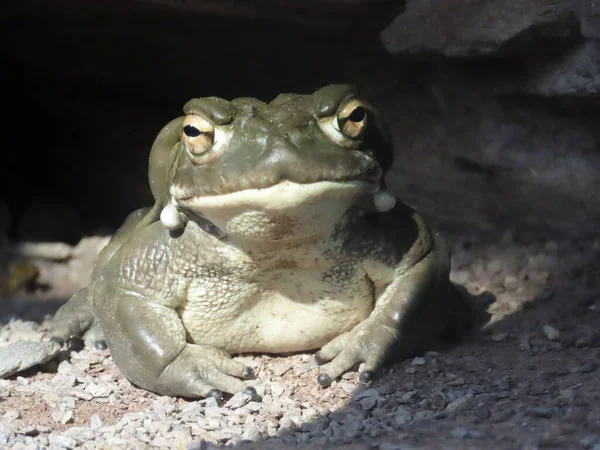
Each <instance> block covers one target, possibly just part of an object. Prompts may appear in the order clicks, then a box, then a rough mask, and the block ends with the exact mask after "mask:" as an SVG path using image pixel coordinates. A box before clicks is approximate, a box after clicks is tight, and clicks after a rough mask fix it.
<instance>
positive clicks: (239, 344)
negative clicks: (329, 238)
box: [178, 255, 374, 353]
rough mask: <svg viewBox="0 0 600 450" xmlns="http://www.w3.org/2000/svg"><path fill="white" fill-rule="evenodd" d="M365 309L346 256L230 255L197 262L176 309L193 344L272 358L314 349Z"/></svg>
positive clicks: (368, 288)
mask: <svg viewBox="0 0 600 450" xmlns="http://www.w3.org/2000/svg"><path fill="white" fill-rule="evenodd" d="M305 256H306V255H305ZM373 305H374V289H373V285H372V283H371V281H370V280H369V278H368V277H367V276H366V274H365V272H364V271H363V270H362V268H361V267H360V265H359V264H358V263H357V261H355V260H353V259H351V258H344V257H334V258H327V257H323V256H319V257H314V258H311V257H305V258H302V259H289V258H273V259H272V260H270V261H267V262H265V261H261V263H260V264H256V263H254V262H252V261H250V260H248V259H247V258H237V260H236V261H235V263H232V262H231V261H229V262H228V264H221V265H210V264H203V265H201V266H200V267H199V270H198V272H197V273H196V274H195V276H193V277H192V278H191V279H189V282H188V287H187V295H186V299H185V301H184V302H182V303H181V304H180V306H179V308H178V312H179V315H180V317H181V319H182V322H183V324H184V327H185V328H186V330H187V332H188V336H189V337H190V338H191V340H192V341H194V342H197V343H205V344H210V345H215V346H217V347H220V348H224V349H225V350H227V351H229V352H232V353H236V352H244V351H260V352H276V353H277V352H287V351H299V350H309V349H313V348H318V347H320V346H321V345H323V344H324V343H325V342H327V341H329V340H330V339H332V338H333V337H335V336H337V335H338V334H340V333H342V332H344V331H347V330H349V329H351V328H352V327H354V326H355V325H356V324H357V323H359V322H360V321H362V320H364V319H365V318H366V317H367V316H368V315H369V314H370V312H371V311H372V308H373Z"/></svg>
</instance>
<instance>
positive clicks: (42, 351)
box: [0, 341, 60, 378]
mask: <svg viewBox="0 0 600 450" xmlns="http://www.w3.org/2000/svg"><path fill="white" fill-rule="evenodd" d="M59 351H60V345H58V344H56V343H54V342H33V341H17V342H14V343H12V344H9V345H7V346H3V347H0V378H8V377H10V376H11V375H13V374H15V373H17V372H21V371H23V370H26V369H29V368H30V367H33V366H34V365H37V364H43V363H45V362H46V361H49V360H51V359H52V358H54V357H55V356H56V355H57V354H58V352H59Z"/></svg>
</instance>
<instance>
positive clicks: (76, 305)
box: [50, 287, 96, 343]
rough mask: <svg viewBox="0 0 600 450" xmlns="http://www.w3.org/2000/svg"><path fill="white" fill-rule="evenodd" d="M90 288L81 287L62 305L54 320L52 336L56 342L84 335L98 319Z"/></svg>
mask: <svg viewBox="0 0 600 450" xmlns="http://www.w3.org/2000/svg"><path fill="white" fill-rule="evenodd" d="M87 297H88V288H87V287H86V288H83V289H80V290H79V291H78V292H77V293H76V294H75V295H73V297H71V298H70V299H69V301H68V302H67V303H65V304H64V305H62V306H61V307H60V309H59V310H58V311H57V312H56V315H55V316H54V319H53V320H52V328H51V330H50V336H51V338H52V340H54V341H56V342H60V343H62V342H65V341H67V340H69V339H71V338H72V337H78V336H82V335H83V334H84V333H85V332H86V331H87V330H89V329H90V328H91V327H92V325H93V324H94V322H95V321H96V319H95V316H94V313H93V311H92V307H91V305H90V302H89V301H88V298H87Z"/></svg>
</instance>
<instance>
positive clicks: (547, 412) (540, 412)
mask: <svg viewBox="0 0 600 450" xmlns="http://www.w3.org/2000/svg"><path fill="white" fill-rule="evenodd" d="M525 414H526V415H528V416H532V417H541V418H543V419H550V418H552V417H556V416H558V415H559V414H560V411H559V409H558V408H548V407H543V406H538V407H533V408H528V409H527V410H525Z"/></svg>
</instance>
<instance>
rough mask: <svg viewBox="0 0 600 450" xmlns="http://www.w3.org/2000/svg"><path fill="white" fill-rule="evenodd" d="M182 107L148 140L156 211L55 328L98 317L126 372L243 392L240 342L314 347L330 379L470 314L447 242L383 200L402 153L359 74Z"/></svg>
mask: <svg viewBox="0 0 600 450" xmlns="http://www.w3.org/2000/svg"><path fill="white" fill-rule="evenodd" d="M184 111H185V113H186V116H185V117H181V118H178V119H175V120H174V121H172V122H171V123H170V124H168V125H167V126H166V127H165V128H164V129H163V130H162V131H161V133H160V134H159V136H158V137H157V139H156V141H155V144H154V146H153V148H152V152H151V155H150V169H149V178H150V185H151V188H152V192H153V194H154V197H155V200H156V203H155V205H154V207H153V208H151V209H144V210H139V211H136V212H134V213H132V214H131V215H130V216H129V217H128V219H127V220H126V222H125V224H124V225H123V226H122V228H121V229H120V230H119V231H118V232H117V233H116V234H115V236H114V237H113V239H112V240H111V242H110V243H109V244H108V246H107V247H106V248H105V249H104V251H103V252H102V253H101V255H100V258H99V261H98V263H97V266H96V269H95V271H94V274H93V277H92V282H91V283H90V285H89V287H88V288H86V289H84V290H82V291H81V292H79V293H78V294H76V295H75V296H73V298H72V299H71V300H70V301H69V302H68V303H67V304H66V305H65V306H63V308H61V310H59V312H58V313H57V316H56V318H55V321H54V328H53V335H54V337H55V339H57V340H59V341H64V340H66V339H68V338H69V337H71V336H74V335H79V334H82V333H84V332H85V331H86V330H88V329H94V325H95V324H97V323H99V324H100V326H101V328H102V331H103V332H104V336H105V338H106V342H107V344H108V347H109V348H110V351H111V353H112V355H113V357H114V360H115V362H116V364H117V365H118V367H119V368H120V369H121V371H122V372H123V373H124V374H125V376H126V377H127V378H128V379H129V380H130V381H131V382H133V383H134V384H136V385H138V386H140V387H143V388H145V389H148V390H150V391H153V392H156V393H159V394H167V395H179V396H187V397H202V396H207V395H220V392H221V391H223V392H228V393H234V392H236V391H239V390H241V389H244V388H245V384H244V382H243V381H242V380H243V379H245V378H250V377H251V376H252V371H251V370H250V369H248V368H246V367H244V366H243V365H242V364H240V363H238V362H235V361H233V360H232V359H231V357H230V355H231V354H236V353H242V352H266V353H281V352H291V351H306V350H317V349H319V351H318V353H317V355H316V358H317V361H318V362H319V363H320V364H322V367H321V371H320V375H319V377H318V381H319V383H321V384H322V385H325V386H326V385H328V384H329V383H330V382H331V381H332V380H333V379H335V378H336V377H338V376H340V375H341V374H343V373H344V372H346V371H348V370H351V369H352V368H353V367H355V366H357V365H358V364H359V363H363V362H364V363H365V366H364V371H363V372H362V373H361V379H363V380H365V381H366V380H369V379H371V378H372V376H373V374H374V373H375V372H376V371H377V370H378V369H379V368H380V367H381V366H382V365H383V364H385V363H387V362H389V361H393V360H399V359H403V358H406V357H408V356H411V355H412V354H414V353H416V352H418V351H422V350H424V349H427V348H428V347H429V346H430V345H432V344H433V342H434V341H435V340H436V339H437V338H438V337H439V336H440V335H442V334H443V333H445V332H447V331H449V330H451V329H452V328H453V327H459V326H460V322H459V320H460V319H461V318H462V313H463V308H462V305H461V304H460V300H459V298H458V297H457V295H456V293H455V291H454V290H453V287H452V286H451V284H450V283H449V280H448V274H449V256H448V252H447V250H446V247H445V245H444V243H443V241H442V240H441V238H440V237H439V236H438V235H437V234H436V233H433V232H432V231H431V230H430V229H429V228H428V227H427V226H426V225H425V223H424V222H423V220H422V218H421V217H420V216H419V215H418V214H416V213H415V212H414V211H412V210H411V209H410V208H408V207H406V206H404V205H402V204H397V205H396V206H395V207H394V208H392V209H391V210H389V211H382V210H381V209H382V208H381V207H379V210H378V207H377V206H376V204H377V203H376V202H374V201H373V199H374V198H375V197H376V196H377V195H379V194H378V191H379V190H380V189H382V187H383V182H382V176H383V173H384V171H385V169H387V167H388V166H389V164H390V163H391V149H390V145H389V142H387V141H386V133H385V129H384V127H383V125H382V123H381V121H380V119H379V117H378V115H377V112H376V111H375V110H374V109H373V108H372V107H371V106H370V105H368V104H366V103H364V102H362V101H361V100H360V99H359V98H358V97H357V94H356V91H355V89H354V88H353V87H350V86H345V85H334V86H328V87H325V88H323V89H321V90H319V91H317V92H315V93H314V94H312V95H293V94H286V95H281V96H279V97H277V98H276V99H275V100H273V101H272V102H271V103H269V104H266V103H263V102H261V101H259V100H256V99H250V98H242V99H236V100H233V101H231V102H228V101H226V100H223V99H220V98H214V97H210V98H202V99H195V100H192V101H190V102H188V103H187V104H186V105H185V107H184ZM384 209H387V208H384ZM161 212H162V213H163V214H161ZM159 218H160V219H161V220H159ZM96 329H97V328H96Z"/></svg>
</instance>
